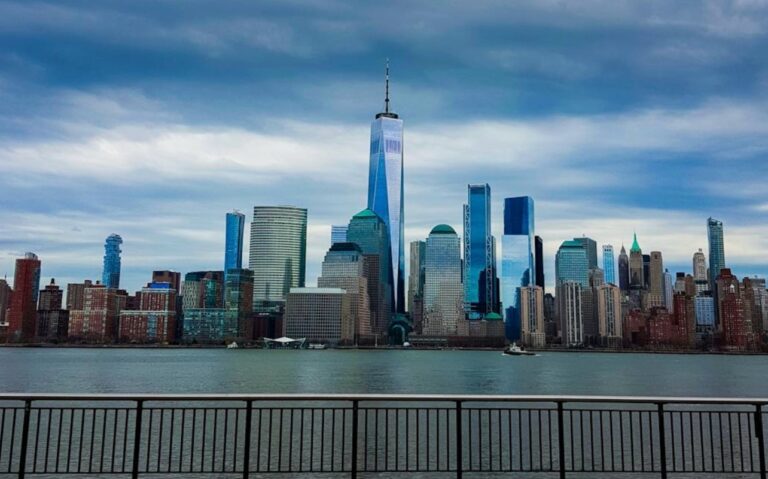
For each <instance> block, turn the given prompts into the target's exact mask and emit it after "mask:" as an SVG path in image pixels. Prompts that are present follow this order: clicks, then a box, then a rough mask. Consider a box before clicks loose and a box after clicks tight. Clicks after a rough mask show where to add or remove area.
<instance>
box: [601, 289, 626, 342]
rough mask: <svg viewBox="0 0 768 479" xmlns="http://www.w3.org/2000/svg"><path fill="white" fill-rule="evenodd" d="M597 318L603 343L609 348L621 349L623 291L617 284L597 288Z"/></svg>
mask: <svg viewBox="0 0 768 479" xmlns="http://www.w3.org/2000/svg"><path fill="white" fill-rule="evenodd" d="M597 317H598V328H599V331H598V333H599V335H600V338H601V340H602V342H603V343H604V344H605V345H606V346H608V347H612V348H616V347H621V343H622V335H623V332H622V319H623V318H622V312H621V290H620V289H619V287H618V286H616V285H615V284H612V283H606V284H603V285H602V286H599V287H598V288H597Z"/></svg>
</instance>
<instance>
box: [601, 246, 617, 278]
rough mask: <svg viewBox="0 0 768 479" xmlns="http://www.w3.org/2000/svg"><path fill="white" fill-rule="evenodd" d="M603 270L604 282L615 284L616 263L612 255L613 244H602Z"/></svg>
mask: <svg viewBox="0 0 768 479" xmlns="http://www.w3.org/2000/svg"><path fill="white" fill-rule="evenodd" d="M603 272H604V273H605V282H606V283H608V284H616V264H615V262H614V257H613V245H609V244H604V245H603Z"/></svg>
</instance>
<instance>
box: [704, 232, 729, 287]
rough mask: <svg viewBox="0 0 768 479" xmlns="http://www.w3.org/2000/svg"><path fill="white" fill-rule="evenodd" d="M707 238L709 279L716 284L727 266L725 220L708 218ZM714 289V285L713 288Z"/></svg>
mask: <svg viewBox="0 0 768 479" xmlns="http://www.w3.org/2000/svg"><path fill="white" fill-rule="evenodd" d="M707 240H708V241H709V281H710V284H714V282H715V281H716V280H717V277H718V276H719V275H720V271H721V270H722V269H723V268H725V241H724V240H723V222H722V221H718V220H716V219H714V218H709V219H707ZM712 289H713V290H714V287H713V288H712Z"/></svg>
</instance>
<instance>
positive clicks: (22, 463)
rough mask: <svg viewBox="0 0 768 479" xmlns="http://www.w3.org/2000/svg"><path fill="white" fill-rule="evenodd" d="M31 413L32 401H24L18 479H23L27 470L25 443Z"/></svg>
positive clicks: (27, 436) (27, 439)
mask: <svg viewBox="0 0 768 479" xmlns="http://www.w3.org/2000/svg"><path fill="white" fill-rule="evenodd" d="M31 413H32V400H30V399H27V400H26V401H24V423H23V426H22V429H21V454H20V457H19V478H20V479H23V478H24V474H25V473H26V470H27V442H29V416H30V414H31ZM11 440H13V439H11ZM9 472H10V471H9Z"/></svg>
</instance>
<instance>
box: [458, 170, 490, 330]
mask: <svg viewBox="0 0 768 479" xmlns="http://www.w3.org/2000/svg"><path fill="white" fill-rule="evenodd" d="M493 246H494V241H493V236H491V187H490V186H488V185H487V184H485V185H468V186H467V204H466V205H464V303H465V306H464V307H465V310H466V313H467V318H468V319H482V317H483V316H484V315H485V314H488V313H492V312H496V311H497V309H498V307H497V304H498V301H497V299H496V296H497V292H496V291H497V288H496V255H495V253H494V251H493V249H494V248H493Z"/></svg>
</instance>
